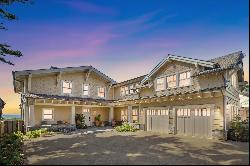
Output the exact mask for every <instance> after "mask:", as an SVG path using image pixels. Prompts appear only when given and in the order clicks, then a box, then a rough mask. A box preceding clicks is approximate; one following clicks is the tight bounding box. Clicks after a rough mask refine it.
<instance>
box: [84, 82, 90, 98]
mask: <svg viewBox="0 0 250 166" xmlns="http://www.w3.org/2000/svg"><path fill="white" fill-rule="evenodd" d="M88 95H89V85H88V84H83V96H88Z"/></svg>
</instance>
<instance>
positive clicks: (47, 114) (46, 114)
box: [43, 108, 54, 120]
mask: <svg viewBox="0 0 250 166" xmlns="http://www.w3.org/2000/svg"><path fill="white" fill-rule="evenodd" d="M53 118H54V117H53V109H51V108H46V109H43V120H53Z"/></svg>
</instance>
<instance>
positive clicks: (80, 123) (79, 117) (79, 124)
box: [75, 114, 87, 129]
mask: <svg viewBox="0 0 250 166" xmlns="http://www.w3.org/2000/svg"><path fill="white" fill-rule="evenodd" d="M75 120H76V128H77V129H86V128H87V125H86V124H85V116H83V114H76V116H75Z"/></svg>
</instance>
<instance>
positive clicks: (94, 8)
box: [60, 0, 115, 14]
mask: <svg viewBox="0 0 250 166" xmlns="http://www.w3.org/2000/svg"><path fill="white" fill-rule="evenodd" d="M60 3H63V4H65V5H68V6H70V7H72V8H74V9H78V10H80V11H83V12H88V13H98V14H114V13H115V10H114V9H112V8H110V7H104V6H99V5H96V4H93V3H90V2H87V1H85V0H81V1H79V0H76V1H71V0H70V1H69V0H67V1H60Z"/></svg>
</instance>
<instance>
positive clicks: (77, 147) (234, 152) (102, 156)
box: [25, 131, 249, 165]
mask: <svg viewBox="0 0 250 166" xmlns="http://www.w3.org/2000/svg"><path fill="white" fill-rule="evenodd" d="M25 148H26V155H27V156H28V158H27V164H57V165H58V164H86V165H88V164H91V165H94V164H171V165H172V164H249V158H248V157H249V144H248V143H240V142H221V141H218V140H209V139H199V138H190V137H185V136H172V135H167V134H159V133H151V132H144V131H138V132H135V133H117V132H115V131H104V132H98V133H90V134H83V135H79V134H73V135H62V134H61V135H56V136H53V137H47V138H37V139H34V140H32V141H28V142H25Z"/></svg>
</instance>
